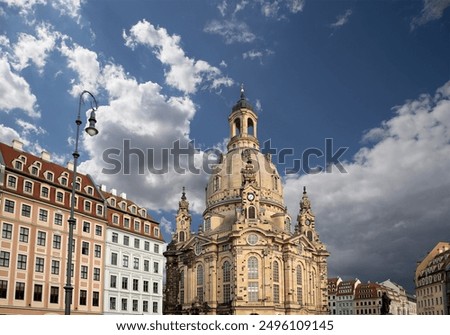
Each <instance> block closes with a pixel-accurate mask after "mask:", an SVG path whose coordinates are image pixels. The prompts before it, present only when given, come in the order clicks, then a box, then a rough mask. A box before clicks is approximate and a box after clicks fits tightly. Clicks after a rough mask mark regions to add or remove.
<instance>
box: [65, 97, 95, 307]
mask: <svg viewBox="0 0 450 335" xmlns="http://www.w3.org/2000/svg"><path fill="white" fill-rule="evenodd" d="M86 94H87V95H89V96H90V97H91V98H92V101H91V115H90V117H89V126H88V127H87V128H86V129H85V130H86V132H87V133H88V134H89V135H90V136H95V135H97V134H98V130H97V129H96V128H95V123H96V122H97V120H96V119H95V111H96V110H97V109H98V105H97V100H95V97H94V96H93V95H92V93H91V92H89V91H83V92H81V94H80V100H79V103H78V116H77V119H76V121H75V124H76V125H77V136H76V138H75V151H74V152H73V154H72V156H73V176H72V198H71V199H70V217H69V220H68V222H69V239H68V250H67V253H68V255H67V276H66V285H65V286H64V291H65V299H66V301H65V303H66V305H65V306H66V307H65V313H64V314H65V315H70V305H71V304H72V291H73V287H72V276H71V274H72V250H73V248H72V240H73V227H74V225H75V222H76V220H75V218H74V212H75V190H76V184H77V161H78V157H80V154H79V153H78V138H79V136H80V125H81V124H82V123H83V122H82V121H81V118H80V112H81V104H84V100H83V95H86Z"/></svg>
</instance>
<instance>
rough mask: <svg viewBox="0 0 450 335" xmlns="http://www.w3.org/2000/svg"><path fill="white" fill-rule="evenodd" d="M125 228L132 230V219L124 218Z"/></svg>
mask: <svg viewBox="0 0 450 335" xmlns="http://www.w3.org/2000/svg"><path fill="white" fill-rule="evenodd" d="M123 226H124V227H125V228H130V219H129V218H123Z"/></svg>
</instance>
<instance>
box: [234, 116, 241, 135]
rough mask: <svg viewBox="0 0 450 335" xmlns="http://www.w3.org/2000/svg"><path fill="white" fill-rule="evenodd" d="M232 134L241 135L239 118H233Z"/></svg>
mask: <svg viewBox="0 0 450 335" xmlns="http://www.w3.org/2000/svg"><path fill="white" fill-rule="evenodd" d="M234 131H235V133H234V136H239V135H241V119H236V120H234Z"/></svg>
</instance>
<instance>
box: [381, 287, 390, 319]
mask: <svg viewBox="0 0 450 335" xmlns="http://www.w3.org/2000/svg"><path fill="white" fill-rule="evenodd" d="M390 304H391V298H389V296H388V295H387V294H386V292H383V295H382V296H381V315H387V314H389V305H390Z"/></svg>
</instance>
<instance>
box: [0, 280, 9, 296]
mask: <svg viewBox="0 0 450 335" xmlns="http://www.w3.org/2000/svg"><path fill="white" fill-rule="evenodd" d="M7 292H8V281H7V280H0V299H6V297H7Z"/></svg>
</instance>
